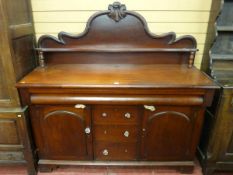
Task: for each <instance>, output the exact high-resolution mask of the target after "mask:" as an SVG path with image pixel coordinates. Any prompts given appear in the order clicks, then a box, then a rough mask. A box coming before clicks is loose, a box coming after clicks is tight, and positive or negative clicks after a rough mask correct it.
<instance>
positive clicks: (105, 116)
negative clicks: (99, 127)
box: [93, 105, 139, 124]
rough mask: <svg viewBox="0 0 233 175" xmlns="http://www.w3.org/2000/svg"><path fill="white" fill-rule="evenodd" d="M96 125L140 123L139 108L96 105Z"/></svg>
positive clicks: (94, 113) (94, 114)
mask: <svg viewBox="0 0 233 175" xmlns="http://www.w3.org/2000/svg"><path fill="white" fill-rule="evenodd" d="M93 117H94V123H104V124H112V123H114V124H115V123H126V124H135V123H138V119H139V109H138V107H137V106H117V105H96V106H95V107H94V110H93Z"/></svg>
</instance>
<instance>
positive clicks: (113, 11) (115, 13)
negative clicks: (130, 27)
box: [108, 2, 126, 22]
mask: <svg viewBox="0 0 233 175" xmlns="http://www.w3.org/2000/svg"><path fill="white" fill-rule="evenodd" d="M108 10H109V11H110V12H109V14H108V16H109V17H110V18H112V19H113V20H114V21H116V22H119V21H120V20H121V19H123V18H124V17H125V16H126V6H125V5H124V4H121V3H120V2H114V3H113V4H110V5H109V6H108Z"/></svg>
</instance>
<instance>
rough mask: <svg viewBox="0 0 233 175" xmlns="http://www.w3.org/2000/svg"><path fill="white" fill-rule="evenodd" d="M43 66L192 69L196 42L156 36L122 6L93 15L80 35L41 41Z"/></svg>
mask: <svg viewBox="0 0 233 175" xmlns="http://www.w3.org/2000/svg"><path fill="white" fill-rule="evenodd" d="M37 50H38V52H39V62H40V66H45V64H66V63H67V64H72V63H79V64H85V63H88V64H92V63H93V64H115V63H117V64H187V65H188V66H189V67H192V65H193V62H194V57H195V52H196V51H197V49H196V40H195V38H193V37H192V36H188V35H187V36H183V37H180V38H177V39H176V34H175V33H174V32H170V33H166V34H163V35H154V34H152V33H150V32H149V30H148V27H147V23H146V21H145V19H144V18H143V17H142V16H140V15H139V14H138V13H135V12H132V11H127V10H126V7H125V5H122V4H120V3H119V2H115V3H113V5H109V7H108V10H107V11H102V12H98V13H96V14H94V15H93V16H91V17H90V19H89V20H88V22H87V26H86V29H85V31H84V32H83V33H81V34H79V35H71V34H68V33H65V32H60V33H59V34H58V38H55V37H53V36H48V35H44V36H42V37H41V38H40V39H39V41H38V48H37Z"/></svg>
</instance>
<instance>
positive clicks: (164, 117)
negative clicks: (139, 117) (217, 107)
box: [141, 105, 203, 161]
mask: <svg viewBox="0 0 233 175" xmlns="http://www.w3.org/2000/svg"><path fill="white" fill-rule="evenodd" d="M202 113H203V110H198V108H197V107H193V106H192V107H189V106H186V107H185V106H182V107H179V106H146V105H145V106H144V114H143V123H142V145H141V156H142V159H144V160H153V161H175V160H176V161H182V160H188V159H190V160H192V157H193V155H194V154H195V149H196V148H195V147H194V146H193V145H195V144H196V143H197V142H198V139H197V134H198V133H199V130H200V125H201V123H202ZM195 124H197V125H195ZM194 126H197V127H196V128H195V127H194ZM195 131H197V134H196V132H195ZM198 135H199V134H198Z"/></svg>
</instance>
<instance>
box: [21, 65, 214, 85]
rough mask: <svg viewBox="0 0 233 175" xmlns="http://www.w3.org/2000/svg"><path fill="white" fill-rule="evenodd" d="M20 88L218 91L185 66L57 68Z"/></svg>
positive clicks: (29, 77) (42, 72)
mask: <svg viewBox="0 0 233 175" xmlns="http://www.w3.org/2000/svg"><path fill="white" fill-rule="evenodd" d="M17 86H18V87H27V86H30V87H89V88H90V87H135V88H136V87H139V88H143V87H145V88H158V87H202V88H216V85H215V84H214V83H213V81H212V80H211V79H209V78H208V77H207V76H206V75H205V74H204V73H202V72H200V71H199V70H198V69H196V68H195V67H193V68H187V66H184V65H183V66H182V65H162V64H153V65H132V64H57V65H50V66H47V67H44V68H43V67H38V68H37V69H35V70H34V71H33V72H31V73H30V74H29V75H27V76H26V77H25V78H23V79H22V80H21V81H20V82H19V83H18V84H17Z"/></svg>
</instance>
